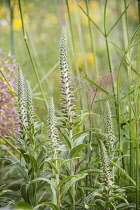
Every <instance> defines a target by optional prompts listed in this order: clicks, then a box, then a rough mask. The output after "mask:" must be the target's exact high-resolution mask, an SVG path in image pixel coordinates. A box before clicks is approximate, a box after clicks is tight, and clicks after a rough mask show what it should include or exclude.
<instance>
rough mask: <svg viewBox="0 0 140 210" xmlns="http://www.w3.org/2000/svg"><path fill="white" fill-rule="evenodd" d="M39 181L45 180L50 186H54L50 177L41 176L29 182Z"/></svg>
mask: <svg viewBox="0 0 140 210" xmlns="http://www.w3.org/2000/svg"><path fill="white" fill-rule="evenodd" d="M39 181H44V182H47V183H48V184H50V185H51V186H53V187H54V188H56V186H55V183H54V182H53V181H51V180H50V179H47V178H43V177H40V178H36V179H33V180H32V181H31V182H30V183H34V182H39Z"/></svg>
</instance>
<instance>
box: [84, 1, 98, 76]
mask: <svg viewBox="0 0 140 210" xmlns="http://www.w3.org/2000/svg"><path fill="white" fill-rule="evenodd" d="M85 2H86V10H87V15H88V16H89V6H88V0H85ZM88 28H89V34H90V40H91V49H92V54H93V56H94V70H95V75H96V78H98V76H99V75H98V69H97V62H96V52H95V43H94V40H93V35H92V29H91V21H90V19H89V18H88Z"/></svg>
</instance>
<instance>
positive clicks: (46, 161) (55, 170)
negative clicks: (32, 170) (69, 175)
mask: <svg viewBox="0 0 140 210" xmlns="http://www.w3.org/2000/svg"><path fill="white" fill-rule="evenodd" d="M44 163H48V164H49V165H50V166H51V167H52V169H53V170H54V172H55V174H58V170H57V168H56V167H55V165H54V164H53V163H51V162H50V161H49V160H44V161H43V162H42V163H41V165H42V164H44Z"/></svg>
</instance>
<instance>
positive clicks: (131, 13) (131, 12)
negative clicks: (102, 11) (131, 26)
mask: <svg viewBox="0 0 140 210" xmlns="http://www.w3.org/2000/svg"><path fill="white" fill-rule="evenodd" d="M128 14H129V16H131V18H132V19H133V20H138V14H137V12H136V7H134V6H132V5H130V7H129V10H128Z"/></svg>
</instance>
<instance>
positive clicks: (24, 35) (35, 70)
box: [18, 0, 47, 107]
mask: <svg viewBox="0 0 140 210" xmlns="http://www.w3.org/2000/svg"><path fill="white" fill-rule="evenodd" d="M18 4H19V10H20V17H21V22H22V31H23V39H24V41H25V44H26V47H27V51H28V54H29V57H30V60H31V63H32V67H33V70H34V73H35V76H36V79H37V82H38V85H39V87H40V91H41V93H42V97H43V99H44V103H45V106H46V107H47V101H46V96H45V94H44V91H43V87H42V85H41V82H40V79H39V75H38V72H37V69H36V66H35V63H34V61H33V58H32V54H31V51H30V47H29V44H28V41H27V34H26V29H25V24H24V18H23V13H22V6H21V0H18Z"/></svg>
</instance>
